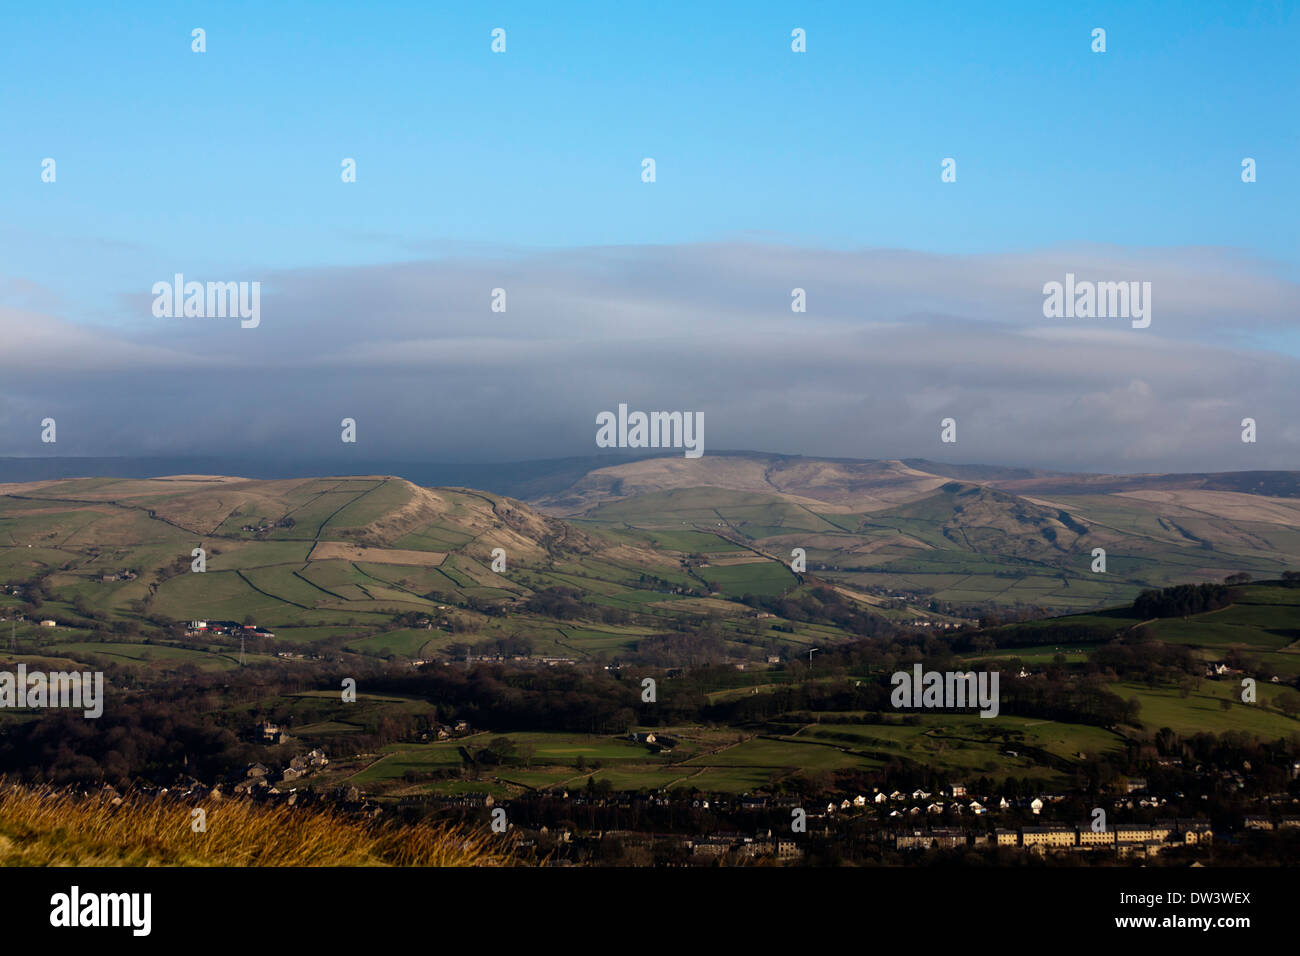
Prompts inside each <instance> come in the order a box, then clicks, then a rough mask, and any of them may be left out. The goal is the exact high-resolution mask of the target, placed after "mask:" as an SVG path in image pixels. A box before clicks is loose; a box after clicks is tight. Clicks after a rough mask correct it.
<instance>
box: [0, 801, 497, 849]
mask: <svg viewBox="0 0 1300 956" xmlns="http://www.w3.org/2000/svg"><path fill="white" fill-rule="evenodd" d="M196 809H201V810H202V811H203V813H204V817H203V820H202V827H201V832H196V831H195V826H196V825H197V824H196V822H195V817H194V815H193V814H194V811H195V810H196ZM510 862H511V861H510V857H509V854H508V852H507V849H506V845H505V844H504V843H503V842H502V841H501V838H497V839H496V840H492V839H490V838H489V837H488V836H486V835H485V834H484V832H483V831H479V832H476V833H472V834H471V833H470V832H468V831H465V832H459V831H457V830H454V829H452V828H449V827H440V826H429V825H425V824H413V825H406V826H402V827H400V828H399V827H396V826H391V825H386V824H377V823H374V822H371V821H365V820H362V819H359V818H355V817H348V816H344V815H342V814H338V813H332V812H324V811H320V810H312V809H305V808H303V807H290V806H285V805H283V804H281V805H279V806H268V805H266V804H259V803H254V802H252V801H248V800H231V799H225V800H211V799H196V800H171V799H165V798H162V797H146V796H143V795H141V794H128V795H127V796H126V797H125V798H121V797H117V796H116V795H115V794H114V795H103V796H101V795H81V794H78V793H76V792H74V791H71V790H55V789H52V788H49V787H27V786H22V785H19V784H15V783H7V782H3V781H0V865H4V866H232V867H234V866H238V867H245V866H502V865H509V863H510Z"/></svg>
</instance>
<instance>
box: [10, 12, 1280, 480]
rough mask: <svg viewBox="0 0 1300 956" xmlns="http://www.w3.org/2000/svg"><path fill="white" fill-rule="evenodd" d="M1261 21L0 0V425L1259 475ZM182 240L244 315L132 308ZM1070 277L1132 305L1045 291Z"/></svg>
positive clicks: (193, 437) (185, 268)
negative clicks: (654, 441)
mask: <svg viewBox="0 0 1300 956" xmlns="http://www.w3.org/2000/svg"><path fill="white" fill-rule="evenodd" d="M195 27H202V28H203V29H204V30H206V42H207V52H206V53H202V54H198V53H193V52H191V49H190V44H191V30H192V29H193V28H195ZM497 27H500V28H503V29H505V30H506V31H507V52H506V53H505V54H494V53H493V52H492V51H491V48H490V47H491V32H492V30H493V29H494V28H497ZM796 27H800V28H803V29H804V30H805V31H806V34H807V46H808V50H807V52H806V53H803V54H796V53H793V52H792V51H791V49H790V43H791V36H790V35H791V30H792V29H794V28H796ZM1098 27H1100V28H1103V29H1105V30H1106V41H1107V50H1106V52H1105V53H1104V54H1099V53H1094V52H1092V50H1091V44H1092V31H1093V29H1094V28H1098ZM1297 50H1300V4H1297V3H1294V2H1290V3H1282V2H1263V3H1251V2H1224V3H1196V2H1168V3H1164V2H1155V3H1143V4H1140V5H1135V4H1128V3H1091V4H1087V3H1085V4H1069V5H1067V4H1057V3H1042V2H1034V3H1028V2H1026V3H1003V4H987V5H986V4H976V3H948V4H943V3H907V4H864V3H845V4H816V5H812V4H809V5H797V4H782V3H764V2H761V0H747V2H743V3H741V2H736V3H723V4H708V5H699V4H684V3H683V4H665V3H658V4H642V5H635V4H615V3H601V4H596V3H590V4H583V3H552V4H536V3H533V4H463V5H457V6H456V7H452V6H451V5H438V4H433V3H428V2H423V3H418V4H415V3H412V4H403V3H387V4H378V5H373V4H372V5H361V4H347V5H342V4H331V3H276V2H259V3H224V2H223V3H212V4H187V3H150V2H132V3H129V4H122V5H116V6H107V5H102V4H90V3H62V4H58V5H26V6H18V5H15V4H10V5H9V6H8V8H7V9H6V10H5V14H4V27H3V31H2V32H0V210H2V211H3V212H2V214H0V336H3V338H4V340H5V341H6V344H7V345H8V346H9V348H10V356H6V358H7V359H9V361H8V362H7V363H6V364H8V365H10V368H9V369H7V371H9V372H10V373H11V374H10V375H9V376H8V377H7V379H5V380H4V381H0V454H29V453H32V452H33V451H35V452H37V453H48V452H49V451H50V450H51V449H49V448H45V447H41V446H37V447H36V448H34V449H33V447H32V441H33V435H34V434H36V433H35V432H34V431H33V429H32V428H31V424H30V423H31V422H33V421H39V420H40V419H41V418H42V417H43V416H44V415H46V414H51V415H53V414H55V413H56V412H57V413H58V414H59V416H60V418H59V420H60V435H61V436H64V435H66V436H67V437H66V440H65V438H64V437H61V438H60V441H59V453H60V454H131V453H142V452H143V453H166V452H168V451H170V450H180V449H192V448H201V449H205V450H212V449H230V450H233V451H238V452H240V453H245V452H250V451H255V450H256V449H257V448H259V447H262V448H270V449H289V448H293V449H295V450H301V451H302V452H303V453H311V454H316V453H317V451H318V444H319V443H321V442H332V443H333V444H334V445H337V443H338V436H337V422H338V420H339V418H340V416H342V415H358V414H360V415H362V416H363V417H364V418H365V421H366V423H367V425H366V429H365V434H366V435H368V436H371V437H372V439H375V440H376V442H377V443H381V444H382V445H383V447H382V448H379V449H371V451H386V452H388V453H398V452H400V453H403V454H411V455H417V456H418V455H428V456H433V457H441V458H444V459H451V460H458V459H461V460H470V459H473V458H476V457H485V456H490V457H497V458H505V459H519V458H523V457H531V456H535V457H542V456H546V455H551V454H554V455H566V454H585V453H589V452H590V450H591V448H592V435H591V431H592V428H591V422H592V415H593V414H594V412H596V411H598V410H601V409H607V408H611V407H614V406H615V405H617V403H618V402H620V401H625V400H626V401H633V402H635V401H641V402H644V403H646V405H647V407H657V408H687V409H694V408H699V409H704V410H706V411H707V412H708V414H709V416H710V417H709V422H710V426H709V428H710V435H711V436H712V437H711V439H710V440H711V442H713V446H712V447H715V448H728V447H729V448H758V449H762V450H767V451H777V452H797V453H804V454H836V455H844V456H858V457H905V456H915V457H926V456H931V457H947V458H953V459H955V460H963V461H983V462H989V463H1007V464H1034V465H1040V466H1045V467H1069V468H1075V469H1081V470H1121V469H1124V470H1169V469H1183V470H1198V469H1209V468H1222V469H1236V468H1249V467H1295V461H1296V460H1300V459H1297V456H1298V455H1300V419H1297V420H1293V419H1292V418H1288V417H1287V416H1288V414H1289V411H1287V410H1290V409H1294V408H1297V407H1300V405H1297V401H1300V374H1297V364H1300V363H1298V362H1297V359H1300V331H1298V330H1297V325H1298V323H1296V322H1295V318H1296V317H1297V315H1300V239H1298V238H1297V236H1298V235H1300V228H1298V227H1297V225H1296V211H1297V210H1298V209H1300V121H1298V120H1300V106H1298V105H1297V104H1298V102H1300V100H1298V99H1297V94H1298V93H1300V56H1297V55H1296V51H1297ZM46 157H51V158H53V159H55V160H56V162H57V171H58V173H57V175H58V178H57V182H55V183H53V184H48V183H43V182H41V176H40V173H41V161H42V160H43V159H44V158H46ZM345 157H350V158H354V159H355V160H356V162H357V169H358V181H357V182H356V183H353V184H345V183H343V182H341V180H340V175H339V174H340V163H341V161H342V160H343V159H344V158H345ZM645 157H652V158H654V159H655V161H656V164H657V181H656V182H655V183H653V184H647V183H643V182H642V181H641V161H642V159H643V158H645ZM946 157H952V158H954V159H955V160H956V162H957V181H956V182H955V183H951V184H945V183H942V182H941V181H940V164H941V162H942V160H943V159H945V158H946ZM1244 157H1251V158H1253V159H1254V160H1255V161H1256V162H1257V164H1258V167H1257V168H1258V181H1257V182H1255V183H1251V184H1245V183H1243V182H1242V181H1241V175H1240V174H1241V162H1242V159H1243V158H1244ZM176 272H182V273H184V274H185V275H186V277H187V278H188V279H191V280H199V281H209V280H220V281H230V280H235V281H241V280H251V281H259V282H261V283H262V284H263V285H264V286H265V289H264V295H263V300H262V301H263V309H262V311H263V321H262V324H261V326H260V329H261V331H259V332H256V333H253V332H248V331H246V330H241V329H240V328H239V326H238V324H234V325H228V324H222V323H219V322H218V323H209V322H203V321H199V322H186V321H178V320H159V319H157V318H155V317H154V316H153V315H152V314H151V312H150V299H151V295H150V289H151V288H152V286H153V285H154V283H156V282H158V281H160V280H170V279H171V277H172V275H173V274H174V273H176ZM1067 272H1077V273H1079V274H1080V275H1087V276H1088V277H1090V278H1095V279H1102V280H1109V279H1122V280H1138V279H1141V280H1151V281H1153V282H1154V286H1155V288H1156V292H1155V302H1156V306H1155V314H1156V316H1157V318H1156V319H1155V321H1154V322H1153V324H1152V326H1151V328H1150V329H1149V330H1147V331H1146V332H1143V333H1136V334H1124V335H1120V334H1118V331H1117V329H1116V328H1113V327H1110V326H1105V325H1104V324H1102V323H1095V324H1091V325H1086V324H1080V323H1075V324H1074V325H1069V324H1068V323H1067V324H1065V325H1063V324H1061V323H1060V322H1056V323H1053V322H1050V321H1045V320H1044V317H1043V314H1042V311H1041V294H1040V291H1039V290H1040V289H1041V288H1042V286H1043V283H1044V282H1046V281H1049V280H1054V281H1056V280H1060V279H1062V278H1063V276H1064V275H1065V274H1066V273H1067ZM507 285H508V286H509V288H510V295H511V306H510V314H509V316H508V317H506V316H497V315H495V314H493V313H491V312H489V311H488V310H487V301H488V300H487V296H488V291H489V290H490V289H492V288H494V287H497V286H502V287H504V286H507ZM795 286H801V287H803V286H806V287H807V288H808V301H809V303H810V306H809V311H808V313H807V316H806V317H792V315H791V312H790V308H789V306H790V289H792V288H793V287H795ZM11 356H12V357H11ZM196 368H202V369H204V370H208V371H211V372H213V373H217V374H219V375H220V376H221V381H224V382H227V383H230V384H229V386H228V387H227V388H225V389H224V390H223V391H222V394H221V396H220V398H214V399H206V400H204V401H202V402H200V401H198V400H197V399H195V398H193V392H194V388H195V384H194V383H195V378H194V375H193V373H192V371H191V370H193V369H196ZM792 369H794V370H797V373H791V370H792ZM241 376H242V378H241ZM322 376H329V378H330V380H331V381H332V382H334V383H335V387H334V390H333V397H336V398H337V402H336V403H335V404H337V406H338V407H335V404H329V405H328V406H326V405H322V403H320V402H319V401H318V400H317V398H316V397H315V396H314V394H313V393H312V389H313V388H314V387H315V383H317V382H319V381H321V379H322ZM211 380H212V381H215V380H216V379H211ZM159 409H163V410H165V412H166V414H164V415H163V417H160V418H158V419H157V420H155V419H154V418H152V417H151V416H155V415H159V414H162V413H160V412H159V411H158V410H159ZM955 409H961V410H963V411H964V412H967V413H969V414H970V415H971V416H975V417H976V418H977V420H975V421H973V422H972V423H971V427H970V428H964V429H963V432H962V433H963V435H967V436H969V437H970V438H971V439H972V441H971V444H969V445H967V446H963V447H962V448H961V449H958V450H955V451H954V450H953V449H951V448H944V447H940V448H936V447H934V442H935V428H934V423H935V421H937V418H938V417H939V416H942V415H944V414H949V413H951V412H952V411H953V410H955ZM453 410H454V416H455V421H454V423H453V422H451V420H450V418H449V416H452V415H453ZM167 415H170V416H171V417H170V418H168V417H166V416H167ZM1246 415H1252V416H1254V415H1258V416H1262V418H1261V420H1262V421H1263V420H1267V421H1268V422H1269V427H1268V428H1264V429H1262V434H1263V435H1264V437H1263V438H1261V441H1260V443H1259V445H1258V447H1257V448H1254V447H1246V448H1243V446H1242V443H1241V442H1240V441H1239V440H1238V439H1237V437H1236V436H1237V431H1238V430H1239V429H1238V426H1237V424H1236V423H1237V422H1239V421H1240V419H1241V418H1242V417H1244V416H1246ZM318 419H319V420H318ZM327 419H328V421H327ZM65 421H66V422H67V424H66V426H65V424H64V423H65ZM431 421H432V422H436V423H437V427H432V426H430V425H429V424H428V423H429V422H431ZM142 422H149V425H148V427H147V428H146V427H144V426H142V424H141V423H142ZM322 422H324V424H322ZM250 423H252V424H250ZM1252 455H1253V457H1249V456H1252Z"/></svg>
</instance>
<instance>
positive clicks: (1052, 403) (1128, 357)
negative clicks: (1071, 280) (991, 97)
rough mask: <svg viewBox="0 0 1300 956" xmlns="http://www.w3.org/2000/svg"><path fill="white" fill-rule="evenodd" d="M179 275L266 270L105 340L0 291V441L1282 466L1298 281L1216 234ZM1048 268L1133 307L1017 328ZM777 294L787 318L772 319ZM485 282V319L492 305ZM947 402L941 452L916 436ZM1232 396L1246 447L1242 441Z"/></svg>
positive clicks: (139, 300) (742, 247)
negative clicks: (1002, 250)
mask: <svg viewBox="0 0 1300 956" xmlns="http://www.w3.org/2000/svg"><path fill="white" fill-rule="evenodd" d="M175 271H180V272H184V273H185V274H186V278H187V279H195V280H199V281H206V280H208V279H221V280H250V281H251V280H260V281H262V283H263V290H262V324H261V326H260V327H259V328H257V329H241V328H240V327H239V323H238V320H232V319H156V318H154V317H153V316H152V314H151V312H150V308H149V306H150V302H151V296H150V295H148V294H147V290H144V291H143V292H141V293H139V294H134V295H132V296H131V297H130V299H129V301H130V309H129V311H128V313H127V314H126V315H125V316H123V319H122V322H121V324H120V327H119V328H118V329H116V330H109V329H105V328H104V327H102V326H98V325H96V326H90V325H86V324H80V323H77V322H74V321H73V320H72V318H71V317H69V316H66V315H56V314H52V313H49V312H33V311H30V310H27V311H19V310H16V309H0V332H3V333H4V334H5V336H6V340H7V341H8V342H10V343H13V344H14V346H15V347H13V348H11V350H10V353H9V354H10V355H11V356H14V357H15V358H14V361H13V362H12V363H7V364H11V366H12V367H11V368H10V369H9V372H10V374H9V375H7V376H6V379H5V381H4V382H3V383H2V384H0V397H2V398H3V399H4V405H3V406H0V452H2V453H3V454H7V455H23V454H32V453H39V452H40V451H48V449H39V448H38V449H35V450H34V449H33V447H32V442H33V440H34V439H35V438H36V436H37V431H36V429H35V427H34V424H33V423H32V416H36V418H37V420H39V417H41V416H43V415H45V414H56V413H57V416H58V417H59V422H60V449H59V450H60V452H61V453H64V454H101V455H108V454H137V453H144V452H146V451H148V452H152V453H161V452H174V453H178V454H179V453H192V452H219V453H229V454H239V455H255V454H259V453H263V452H266V453H270V452H272V451H274V452H275V453H276V454H279V455H285V454H303V455H313V456H320V455H325V454H338V455H340V456H342V455H346V454H350V453H351V450H349V449H344V448H342V447H341V443H340V442H339V436H338V433H339V429H338V422H339V420H340V419H341V418H342V417H344V416H349V417H353V418H356V419H357V420H358V423H359V433H360V443H359V446H358V454H362V455H364V456H366V457H376V456H394V457H400V458H406V459H413V458H429V459H439V460H473V459H476V458H478V459H483V460H510V459H519V458H525V457H534V456H559V455H569V454H588V453H591V452H593V451H594V449H595V446H594V435H595V415H596V413H597V412H598V411H601V410H605V409H613V408H614V407H615V406H616V405H617V404H618V403H619V402H627V403H628V404H629V405H630V406H632V407H634V408H643V409H651V408H654V409H683V410H699V411H703V412H704V413H705V419H706V449H707V448H713V449H722V448H752V449H758V450H765V451H774V452H788V453H803V454H809V455H834V456H845V457H849V456H853V457H870V458H881V457H931V458H938V459H945V460H953V461H967V462H987V463H993V464H1014V465H1031V466H1039V467H1054V468H1066V469H1078V470H1096V471H1161V470H1208V469H1215V470H1219V469H1222V470H1233V469H1247V468H1250V469H1253V468H1295V467H1300V411H1297V409H1300V402H1298V401H1297V398H1298V397H1300V394H1298V393H1300V385H1297V382H1300V376H1298V375H1297V374H1296V373H1297V360H1296V359H1295V358H1294V357H1292V356H1288V355H1285V354H1280V353H1276V352H1264V351H1252V350H1250V349H1249V348H1247V345H1246V343H1247V342H1248V341H1251V337H1252V336H1254V337H1259V336H1265V337H1266V336H1270V335H1274V334H1276V333H1277V332H1278V331H1279V330H1284V329H1286V328H1288V327H1289V326H1290V325H1291V324H1293V320H1294V317H1295V316H1296V315H1297V314H1300V286H1298V285H1297V284H1296V283H1295V282H1293V281H1290V280H1289V279H1288V278H1287V277H1286V276H1285V275H1283V274H1282V273H1281V272H1279V271H1278V270H1277V269H1276V268H1275V267H1274V266H1273V265H1272V264H1270V263H1267V262H1261V261H1256V260H1253V259H1250V258H1247V257H1244V256H1243V255H1241V254H1240V253H1236V252H1232V251H1228V250H1214V249H1170V250H1129V249H1122V248H1117V247H1081V248H1056V249H1048V250H1038V251H1033V252H1027V253H1020V254H1009V253H1008V254H1000V255H994V256H946V255H937V254H930V253H916V252H907V251H898V250H868V251H857V252H850V251H843V250H821V249H807V248H794V247H789V246H778V245H771V244H758V243H741V242H736V243H715V244H707V245H687V246H653V247H611V248H596V249H578V250H567V251H547V252H536V253H531V254H521V253H519V252H518V251H517V250H506V251H503V252H501V253H500V254H498V255H490V254H488V253H487V252H486V251H484V252H481V253H478V254H475V255H472V256H471V255H464V254H460V255H456V256H451V257H444V258H438V259H433V260H429V261H422V262H415V263H401V264H393V265H385V266H368V267H357V268H348V269H337V268H335V269H321V270H311V269H302V270H294V271H287V272H279V273H274V274H267V275H264V276H257V275H222V276H208V275H203V274H200V273H198V272H197V271H195V272H193V273H191V270H189V269H186V268H184V267H183V266H182V265H178V266H177V268H176V270H175ZM1067 271H1069V272H1073V273H1075V274H1076V275H1077V276H1078V277H1080V278H1087V279H1094V280H1112V279H1114V280H1119V279H1134V280H1138V281H1150V282H1152V284H1153V299H1154V317H1153V321H1152V325H1151V327H1150V328H1148V329H1141V330H1137V329H1132V328H1130V327H1129V324H1128V322H1127V320H1123V319H1092V320H1088V319H1045V318H1043V315H1042V301H1043V296H1042V292H1041V289H1042V285H1043V283H1044V282H1047V281H1053V280H1060V279H1061V278H1063V276H1064V274H1065V273H1066V272H1067ZM168 278H170V277H169V276H160V277H159V279H168ZM796 286H798V287H802V288H804V289H806V290H807V295H808V308H809V311H808V312H807V313H806V314H795V313H792V312H791V311H790V290H791V289H792V288H794V287H796ZM496 287H502V288H505V289H506V291H507V296H508V311H507V312H506V313H504V314H502V313H493V312H491V311H490V310H489V297H490V293H491V290H492V289H493V288H496ZM11 336H12V337H11ZM949 415H951V416H952V417H955V418H956V419H957V420H958V438H959V441H958V444H957V445H955V446H953V445H944V444H941V443H940V441H939V419H940V418H943V417H947V416H949ZM1247 416H1250V417H1254V418H1256V419H1258V421H1259V424H1260V438H1259V442H1258V444H1257V445H1243V444H1242V443H1241V442H1240V440H1239V433H1240V426H1239V423H1240V420H1241V419H1242V418H1243V417H1247ZM1288 416H1290V418H1288ZM65 442H66V444H65Z"/></svg>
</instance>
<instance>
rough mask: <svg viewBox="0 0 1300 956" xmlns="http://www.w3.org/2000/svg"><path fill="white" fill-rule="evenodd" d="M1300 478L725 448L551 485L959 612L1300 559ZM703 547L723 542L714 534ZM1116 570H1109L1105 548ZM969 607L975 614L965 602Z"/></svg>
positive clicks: (599, 507) (566, 497)
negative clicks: (802, 558)
mask: <svg viewBox="0 0 1300 956" xmlns="http://www.w3.org/2000/svg"><path fill="white" fill-rule="evenodd" d="M1298 495H1300V476H1298V475H1297V474H1296V473H1292V472H1243V473H1240V474H1218V475H1212V474H1196V475H1130V476H1106V475H1060V474H1053V473H1049V472H1037V471H1031V470H1027V469H1008V468H997V467H985V466H977V465H943V464H938V463H933V462H926V461H920V460H909V461H842V460H829V459H804V458H789V457H783V456H774V455H747V454H724V455H713V456H706V457H703V458H699V459H684V458H656V459H649V460H642V461H636V462H629V463H625V464H619V465H613V466H605V467H601V468H597V469H595V470H593V471H591V472H589V473H588V474H587V475H585V476H583V477H582V478H581V479H579V480H578V481H576V482H574V483H573V484H572V485H571V486H569V487H568V488H566V489H563V490H561V491H558V492H552V493H549V494H546V495H543V496H541V497H539V498H537V499H536V500H535V501H534V502H533V504H534V505H536V506H537V507H538V508H539V509H540V510H542V511H544V512H547V513H549V514H553V515H556V516H563V517H565V518H567V519H569V520H570V521H572V522H574V523H575V524H577V525H578V526H579V527H582V528H585V529H588V530H595V529H600V528H604V529H618V530H621V531H624V532H630V531H633V530H636V531H640V532H644V533H647V534H650V535H651V538H652V539H656V537H659V538H661V537H662V536H663V535H664V534H665V533H667V532H669V531H673V532H676V533H677V534H678V535H679V536H680V534H682V533H686V532H688V531H689V532H694V533H700V534H706V535H710V536H712V537H714V538H718V539H725V540H727V541H730V542H733V543H736V544H739V545H743V546H745V547H749V548H753V549H755V550H757V551H760V552H763V553H769V554H772V555H780V556H782V558H783V559H784V560H789V555H790V553H791V551H792V550H793V549H794V548H803V549H804V550H805V551H806V553H807V560H808V570H809V571H810V572H813V573H815V574H816V575H818V576H819V577H822V578H825V579H827V580H831V581H834V582H837V583H840V584H843V585H846V586H849V587H853V588H855V589H857V590H859V591H861V592H865V593H868V594H871V595H875V596H876V597H889V598H891V599H893V600H900V601H903V602H904V603H905V604H906V605H907V606H910V607H913V608H920V609H924V610H929V611H934V612H949V613H953V614H957V615H962V614H965V613H970V609H971V608H972V607H978V606H979V605H982V604H986V603H987V604H993V605H999V606H1017V605H1020V606H1034V607H1041V608H1043V609H1045V610H1049V611H1058V612H1060V611H1068V610H1078V609H1084V608H1091V607H1100V606H1103V605H1105V604H1107V603H1116V602H1119V601H1125V600H1131V599H1132V597H1133V596H1134V595H1135V594H1136V593H1137V592H1138V591H1139V590H1141V589H1143V588H1148V587H1160V586H1164V585H1167V584H1171V583H1176V582H1182V581H1195V580H1217V579H1222V578H1223V577H1225V576H1226V575H1228V574H1232V573H1235V572H1242V571H1245V572H1249V573H1254V574H1256V575H1264V576H1277V575H1278V574H1279V573H1280V572H1281V571H1283V570H1285V569H1288V568H1295V567H1300V497H1298ZM701 541H702V545H701V547H702V550H707V548H706V547H704V546H703V539H701ZM1097 548H1101V549H1103V550H1104V551H1105V552H1106V570H1105V572H1104V573H1100V572H1094V571H1093V563H1094V554H1093V552H1094V549H1097ZM963 609H965V610H963Z"/></svg>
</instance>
